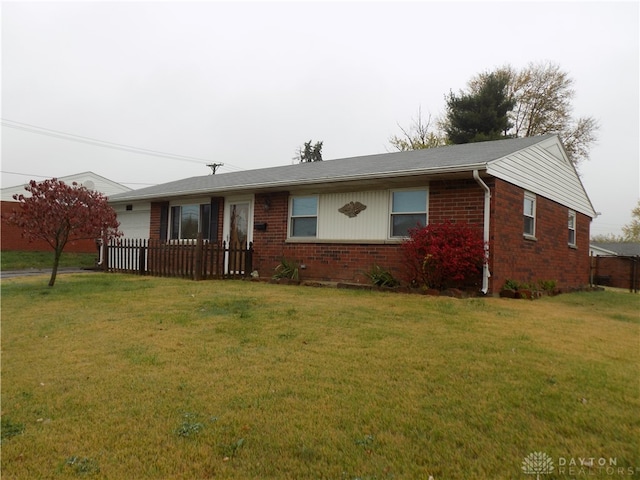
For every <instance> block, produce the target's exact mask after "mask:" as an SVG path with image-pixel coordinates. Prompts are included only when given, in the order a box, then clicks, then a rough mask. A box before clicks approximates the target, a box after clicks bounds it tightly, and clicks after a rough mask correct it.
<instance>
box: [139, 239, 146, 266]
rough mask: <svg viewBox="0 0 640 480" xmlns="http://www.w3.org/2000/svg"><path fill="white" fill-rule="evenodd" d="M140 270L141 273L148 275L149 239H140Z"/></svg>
mask: <svg viewBox="0 0 640 480" xmlns="http://www.w3.org/2000/svg"><path fill="white" fill-rule="evenodd" d="M138 255H139V257H138V272H139V273H140V275H146V273H147V262H146V259H147V241H146V240H145V239H141V240H140V250H138Z"/></svg>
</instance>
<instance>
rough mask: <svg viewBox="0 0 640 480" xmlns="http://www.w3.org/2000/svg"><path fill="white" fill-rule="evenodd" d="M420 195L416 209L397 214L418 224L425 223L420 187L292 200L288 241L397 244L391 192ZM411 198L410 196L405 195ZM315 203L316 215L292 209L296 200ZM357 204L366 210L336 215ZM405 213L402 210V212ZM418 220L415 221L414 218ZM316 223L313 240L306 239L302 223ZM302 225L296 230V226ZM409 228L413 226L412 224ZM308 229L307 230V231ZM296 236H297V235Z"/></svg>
mask: <svg viewBox="0 0 640 480" xmlns="http://www.w3.org/2000/svg"><path fill="white" fill-rule="evenodd" d="M414 191H417V192H421V193H418V194H417V195H418V196H419V197H420V198H421V200H420V207H419V208H417V211H414V210H413V209H411V211H398V212H396V214H397V215H398V216H401V215H418V216H419V220H420V221H421V222H422V223H424V222H426V208H427V207H426V204H427V199H426V198H427V197H428V188H427V187H426V186H425V187H421V188H417V189H411V190H395V191H391V190H377V191H363V192H347V193H326V194H319V195H317V196H310V195H307V196H304V195H300V196H295V195H294V196H292V197H291V199H290V204H289V212H290V214H289V237H288V238H289V240H290V241H296V240H298V241H306V240H310V239H313V240H314V241H318V242H333V241H335V242H348V243H358V242H360V243H361V242H372V243H385V242H397V241H400V240H401V239H402V238H403V235H404V234H402V235H397V236H392V235H391V228H392V225H393V220H392V213H391V211H392V208H393V194H394V192H414ZM408 195H409V196H411V194H410V193H408ZM305 198H306V199H309V198H316V199H317V212H316V214H315V215H314V212H313V210H312V209H306V208H302V206H303V205H301V206H300V208H296V205H295V202H296V199H305ZM352 202H353V204H361V205H363V206H365V207H366V208H364V209H361V210H360V211H359V212H358V213H357V214H356V215H354V216H348V215H346V214H345V213H342V212H340V209H342V208H343V207H345V206H348V205H350V204H351V203H352ZM405 210H406V209H405ZM416 218H418V217H416ZM314 221H315V222H316V223H315V225H317V230H316V231H315V236H312V235H309V233H312V231H311V230H307V231H306V232H305V231H303V228H306V227H304V223H305V222H306V223H310V222H311V223H313V222H314ZM299 222H302V224H301V225H300V226H299V228H298V226H297V225H296V223H299ZM411 226H415V222H412V224H411ZM309 228H310V227H309ZM298 234H300V235H298Z"/></svg>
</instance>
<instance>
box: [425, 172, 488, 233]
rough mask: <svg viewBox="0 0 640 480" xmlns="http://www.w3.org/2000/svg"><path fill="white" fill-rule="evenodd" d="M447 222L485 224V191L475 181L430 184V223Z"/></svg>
mask: <svg viewBox="0 0 640 480" xmlns="http://www.w3.org/2000/svg"><path fill="white" fill-rule="evenodd" d="M447 220H452V221H456V222H465V223H470V224H475V225H477V226H478V227H479V228H482V225H483V223H484V190H483V189H482V188H480V186H479V185H478V184H477V183H476V181H475V180H473V179H470V180H441V181H437V182H431V183H430V184H429V223H443V222H445V221H447Z"/></svg>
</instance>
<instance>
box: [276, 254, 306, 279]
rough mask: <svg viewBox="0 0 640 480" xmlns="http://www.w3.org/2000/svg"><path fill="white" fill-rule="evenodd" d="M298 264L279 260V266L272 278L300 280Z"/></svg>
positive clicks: (284, 259)
mask: <svg viewBox="0 0 640 480" xmlns="http://www.w3.org/2000/svg"><path fill="white" fill-rule="evenodd" d="M299 272H300V264H299V263H298V262H296V261H295V260H287V259H286V258H283V259H282V260H280V264H279V265H278V266H277V267H276V271H275V273H274V274H273V278H276V279H278V278H287V279H289V280H299V279H300V273H299Z"/></svg>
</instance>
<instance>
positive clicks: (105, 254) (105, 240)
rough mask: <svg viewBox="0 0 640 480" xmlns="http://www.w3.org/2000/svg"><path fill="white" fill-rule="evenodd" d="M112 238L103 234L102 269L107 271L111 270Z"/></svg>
mask: <svg viewBox="0 0 640 480" xmlns="http://www.w3.org/2000/svg"><path fill="white" fill-rule="evenodd" d="M110 241H111V240H110V239H109V237H108V236H106V235H103V236H102V258H101V260H102V269H103V270H104V271H105V272H108V271H109V242H110Z"/></svg>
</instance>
